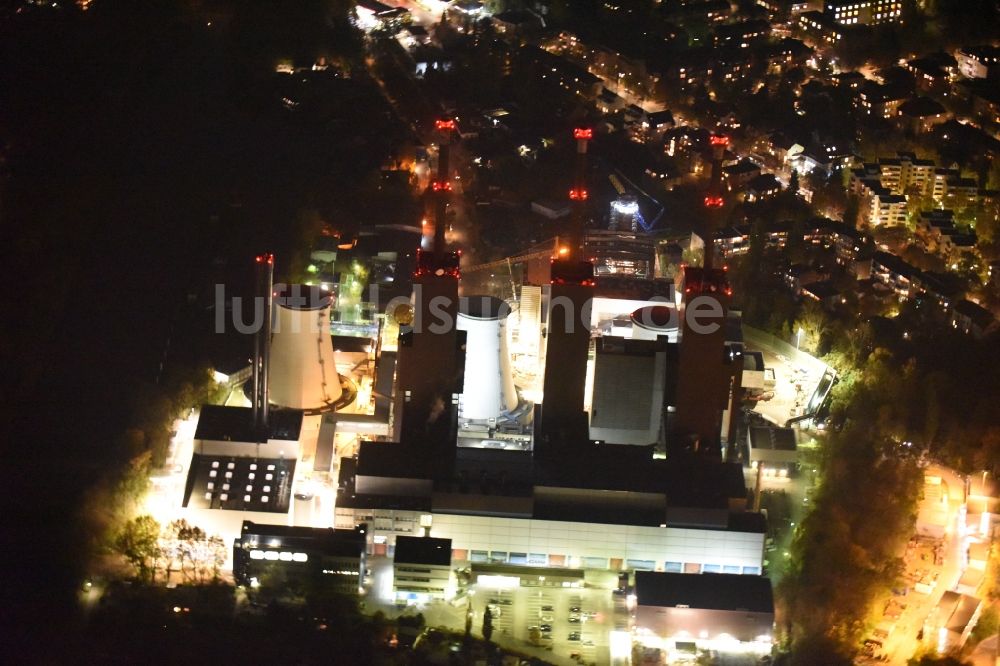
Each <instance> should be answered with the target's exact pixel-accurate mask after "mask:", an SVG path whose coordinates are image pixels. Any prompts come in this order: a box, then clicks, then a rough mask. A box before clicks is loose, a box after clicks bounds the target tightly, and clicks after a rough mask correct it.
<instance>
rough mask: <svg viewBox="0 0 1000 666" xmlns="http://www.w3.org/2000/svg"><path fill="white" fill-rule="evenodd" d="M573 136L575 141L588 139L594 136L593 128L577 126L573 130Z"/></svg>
mask: <svg viewBox="0 0 1000 666" xmlns="http://www.w3.org/2000/svg"><path fill="white" fill-rule="evenodd" d="M573 138H574V139H576V140H577V141H581V140H582V141H590V140H591V139H593V138H594V130H592V129H591V128H589V127H577V128H576V129H574V130H573Z"/></svg>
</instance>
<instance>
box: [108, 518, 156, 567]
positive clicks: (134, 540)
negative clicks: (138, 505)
mask: <svg viewBox="0 0 1000 666" xmlns="http://www.w3.org/2000/svg"><path fill="white" fill-rule="evenodd" d="M159 543H160V524H159V523H158V522H156V519H155V518H153V517H152V516H149V515H142V516H139V517H137V518H133V519H132V520H130V521H128V522H127V523H125V525H123V526H122V529H121V531H119V532H118V535H117V537H116V538H115V542H114V550H115V552H117V553H119V554H120V555H121V556H123V557H124V558H125V559H126V560H128V562H129V563H130V564H131V565H132V566H133V567H135V568H136V570H137V571H138V572H139V578H140V579H145V578H146V577H147V576H148V577H149V580H150V582H152V580H153V577H154V576H155V568H154V566H153V561H154V560H155V559H156V558H158V557H159V556H160V545H159Z"/></svg>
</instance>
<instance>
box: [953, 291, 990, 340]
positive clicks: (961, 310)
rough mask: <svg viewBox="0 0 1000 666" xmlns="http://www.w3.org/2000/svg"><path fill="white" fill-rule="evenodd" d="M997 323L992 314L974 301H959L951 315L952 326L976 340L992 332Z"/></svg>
mask: <svg viewBox="0 0 1000 666" xmlns="http://www.w3.org/2000/svg"><path fill="white" fill-rule="evenodd" d="M996 321H997V320H996V317H994V316H993V313H992V312H990V311H989V310H987V309H986V308H984V307H983V306H981V305H979V304H977V303H973V302H972V301H966V300H961V301H958V302H957V303H955V307H954V309H953V310H952V313H951V325H952V326H953V327H954V328H956V329H958V330H959V331H962V332H963V333H966V334H968V335H971V336H972V337H974V338H981V337H983V336H984V335H986V333H988V332H990V331H991V330H992V329H993V328H995V324H996Z"/></svg>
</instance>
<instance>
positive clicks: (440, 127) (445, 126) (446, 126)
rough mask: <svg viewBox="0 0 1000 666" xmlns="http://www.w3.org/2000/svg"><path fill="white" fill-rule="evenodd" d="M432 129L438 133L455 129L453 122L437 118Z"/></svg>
mask: <svg viewBox="0 0 1000 666" xmlns="http://www.w3.org/2000/svg"><path fill="white" fill-rule="evenodd" d="M434 129H436V130H437V131H439V132H449V131H452V130H454V129H455V121H454V120H452V119H451V118H439V119H438V120H435V121H434Z"/></svg>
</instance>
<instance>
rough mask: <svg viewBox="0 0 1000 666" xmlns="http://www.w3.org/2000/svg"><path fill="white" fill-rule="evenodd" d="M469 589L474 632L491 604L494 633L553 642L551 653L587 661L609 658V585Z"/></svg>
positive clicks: (611, 621) (612, 615)
mask: <svg viewBox="0 0 1000 666" xmlns="http://www.w3.org/2000/svg"><path fill="white" fill-rule="evenodd" d="M470 591H472V592H474V594H472V596H471V599H472V605H473V611H474V619H473V630H474V631H476V632H477V633H479V632H480V631H481V630H482V622H483V615H484V613H485V611H486V607H487V605H489V606H490V608H491V610H492V612H493V615H494V617H493V632H494V636H497V635H499V636H502V637H509V638H513V639H515V640H517V641H524V642H527V643H531V642H534V643H535V644H540V645H543V646H545V647H546V648H548V647H551V649H552V652H553V653H555V654H558V655H560V656H569V657H576V658H577V660H578V661H580V662H582V663H586V664H590V663H597V664H606V663H609V662H610V654H609V650H608V632H610V631H611V630H612V629H614V628H615V612H614V607H615V606H614V602H613V595H612V593H611V590H609V589H592V588H584V587H580V588H563V587H543V586H538V587H517V588H513V589H505V590H498V589H491V588H488V587H484V586H481V585H473V586H471V587H470ZM498 611H499V612H498ZM622 623H625V625H626V626H627V619H626V618H625V617H622V618H619V624H622ZM623 628H624V627H623ZM532 639H534V641H532Z"/></svg>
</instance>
